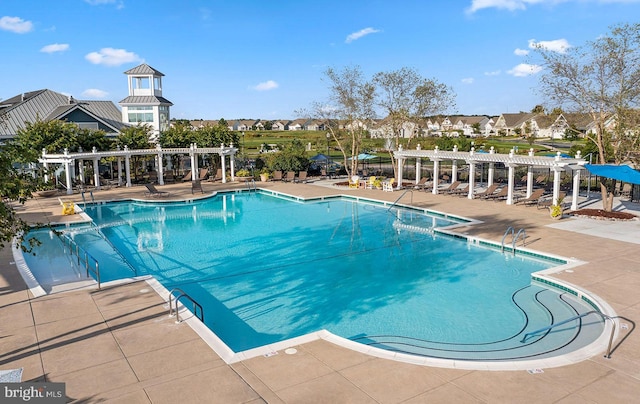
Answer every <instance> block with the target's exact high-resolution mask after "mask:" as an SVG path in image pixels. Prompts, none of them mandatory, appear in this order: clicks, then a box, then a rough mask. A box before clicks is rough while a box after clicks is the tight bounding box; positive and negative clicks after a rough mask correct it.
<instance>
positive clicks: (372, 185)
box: [364, 175, 376, 189]
mask: <svg viewBox="0 0 640 404" xmlns="http://www.w3.org/2000/svg"><path fill="white" fill-rule="evenodd" d="M364 187H365V189H374V188H375V187H376V177H375V176H373V175H372V176H371V177H369V180H368V181H367V182H366V183H365V184H364Z"/></svg>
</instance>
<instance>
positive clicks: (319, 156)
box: [309, 153, 329, 161]
mask: <svg viewBox="0 0 640 404" xmlns="http://www.w3.org/2000/svg"><path fill="white" fill-rule="evenodd" d="M309 160H313V161H324V160H329V157H327V156H325V155H324V154H322V153H319V154H316V155H315V156H313V157H311V158H310V159H309Z"/></svg>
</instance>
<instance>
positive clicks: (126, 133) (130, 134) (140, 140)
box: [115, 124, 154, 180]
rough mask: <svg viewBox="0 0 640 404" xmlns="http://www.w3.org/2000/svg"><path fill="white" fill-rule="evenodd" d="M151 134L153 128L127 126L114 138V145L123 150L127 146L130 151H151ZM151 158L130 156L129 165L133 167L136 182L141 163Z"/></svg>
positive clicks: (140, 170) (140, 172)
mask: <svg viewBox="0 0 640 404" xmlns="http://www.w3.org/2000/svg"><path fill="white" fill-rule="evenodd" d="M152 134H153V127H151V126H150V125H147V124H145V125H136V126H129V127H127V128H125V129H123V130H122V131H121V132H120V134H119V135H118V136H117V137H116V140H115V145H116V146H118V147H120V149H124V147H125V146H127V147H128V148H129V149H130V150H136V149H151V148H153V147H154V146H153V144H151V141H150V140H149V139H150V138H151V135H152ZM150 158H152V157H149V156H139V155H138V156H136V155H133V156H131V164H132V165H133V175H134V178H135V179H136V180H138V177H139V175H140V174H142V168H143V167H142V163H143V162H144V161H146V160H149V159H150Z"/></svg>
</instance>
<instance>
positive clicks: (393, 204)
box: [387, 189, 413, 212]
mask: <svg viewBox="0 0 640 404" xmlns="http://www.w3.org/2000/svg"><path fill="white" fill-rule="evenodd" d="M407 192H411V203H413V189H406V190H405V191H404V192H403V193H402V195H400V196H399V197H398V199H396V200H395V201H394V202H393V203H392V204H391V205H390V206H389V208H387V212H388V211H390V210H391V208H393V207H394V206H396V205H397V204H398V201H399V200H400V199H402V197H403V196H404V195H405V194H406V193H407Z"/></svg>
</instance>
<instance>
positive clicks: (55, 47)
mask: <svg viewBox="0 0 640 404" xmlns="http://www.w3.org/2000/svg"><path fill="white" fill-rule="evenodd" d="M67 49H69V44H68V43H52V44H51V45H47V46H43V47H42V49H40V52H44V53H55V52H64V51H66V50H67Z"/></svg>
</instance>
